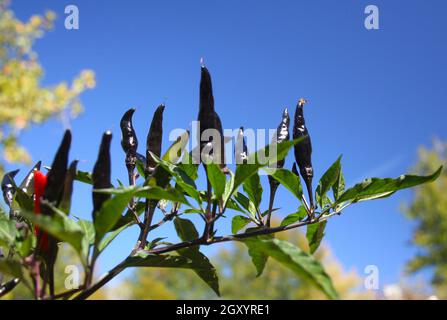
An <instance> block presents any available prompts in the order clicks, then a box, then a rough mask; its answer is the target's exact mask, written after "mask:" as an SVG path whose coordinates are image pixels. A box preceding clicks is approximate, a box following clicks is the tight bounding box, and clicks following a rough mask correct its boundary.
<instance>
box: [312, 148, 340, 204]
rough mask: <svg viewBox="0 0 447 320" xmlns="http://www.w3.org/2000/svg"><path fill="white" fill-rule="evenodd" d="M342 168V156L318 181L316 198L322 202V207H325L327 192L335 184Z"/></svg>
mask: <svg viewBox="0 0 447 320" xmlns="http://www.w3.org/2000/svg"><path fill="white" fill-rule="evenodd" d="M340 170H341V156H339V157H338V159H337V160H336V161H335V162H334V163H333V164H332V165H331V166H330V167H329V169H328V170H327V171H326V172H325V173H324V174H323V176H322V177H321V179H320V182H319V183H318V186H317V190H316V192H315V195H316V200H317V202H318V203H319V204H320V208H324V204H323V202H327V201H324V200H325V196H326V193H327V192H328V191H329V190H330V189H331V188H332V187H333V186H334V184H335V183H336V182H337V179H338V178H339V176H340Z"/></svg>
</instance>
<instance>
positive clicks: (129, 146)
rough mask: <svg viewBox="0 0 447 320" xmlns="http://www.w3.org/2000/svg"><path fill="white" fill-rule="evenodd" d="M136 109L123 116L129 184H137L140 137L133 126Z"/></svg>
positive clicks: (124, 146) (123, 139)
mask: <svg viewBox="0 0 447 320" xmlns="http://www.w3.org/2000/svg"><path fill="white" fill-rule="evenodd" d="M134 112H135V109H129V110H127V111H126V113H124V115H123V117H122V118H121V122H120V127H121V147H122V148H123V150H124V152H125V153H126V160H125V161H126V168H127V171H128V173H129V184H130V185H134V184H135V175H134V171H135V166H136V161H137V149H138V139H137V135H136V133H135V130H134V128H133V124H132V116H133V114H134Z"/></svg>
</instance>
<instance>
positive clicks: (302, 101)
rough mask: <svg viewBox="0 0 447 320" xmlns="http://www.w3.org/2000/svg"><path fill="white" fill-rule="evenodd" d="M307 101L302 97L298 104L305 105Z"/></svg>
mask: <svg viewBox="0 0 447 320" xmlns="http://www.w3.org/2000/svg"><path fill="white" fill-rule="evenodd" d="M306 103H307V100H306V99H304V98H301V99H300V100H298V106H300V107H303V106H304V105H305V104H306Z"/></svg>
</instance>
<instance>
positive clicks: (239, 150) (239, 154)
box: [234, 127, 248, 164]
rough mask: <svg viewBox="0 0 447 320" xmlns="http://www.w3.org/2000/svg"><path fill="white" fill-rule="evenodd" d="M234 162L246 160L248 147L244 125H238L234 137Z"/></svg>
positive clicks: (245, 161)
mask: <svg viewBox="0 0 447 320" xmlns="http://www.w3.org/2000/svg"><path fill="white" fill-rule="evenodd" d="M234 152H235V158H236V164H246V163H247V160H248V148H247V144H246V143H245V138H244V127H240V128H239V131H238V134H237V137H236V147H235V150H234Z"/></svg>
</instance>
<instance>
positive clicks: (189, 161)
mask: <svg viewBox="0 0 447 320" xmlns="http://www.w3.org/2000/svg"><path fill="white" fill-rule="evenodd" d="M191 152H192V151H190V152H185V153H184V154H183V158H182V161H181V162H180V163H179V164H178V167H179V168H180V169H182V170H183V171H184V172H185V173H186V174H187V175H188V176H189V177H190V178H191V179H192V180H194V181H195V180H197V178H198V177H199V175H198V174H197V171H198V168H199V166H198V164H195V163H194V162H193V157H192V154H191Z"/></svg>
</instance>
